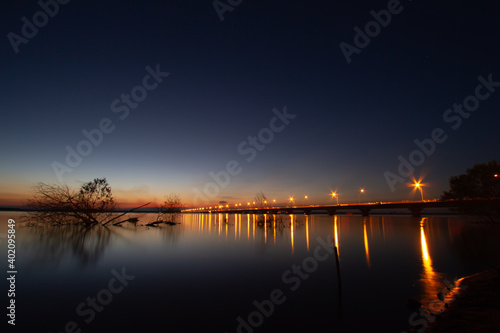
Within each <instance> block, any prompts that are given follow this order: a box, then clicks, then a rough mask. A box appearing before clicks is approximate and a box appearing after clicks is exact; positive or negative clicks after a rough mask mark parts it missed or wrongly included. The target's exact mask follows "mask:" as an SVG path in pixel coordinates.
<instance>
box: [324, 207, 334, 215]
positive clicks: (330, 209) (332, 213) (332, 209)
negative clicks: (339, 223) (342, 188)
mask: <svg viewBox="0 0 500 333" xmlns="http://www.w3.org/2000/svg"><path fill="white" fill-rule="evenodd" d="M326 211H327V212H328V215H330V216H333V215H335V211H336V209H335V208H329V209H327V210H326Z"/></svg>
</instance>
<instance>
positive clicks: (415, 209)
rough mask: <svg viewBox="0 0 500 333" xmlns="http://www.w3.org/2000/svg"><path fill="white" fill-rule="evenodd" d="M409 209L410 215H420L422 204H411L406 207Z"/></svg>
mask: <svg viewBox="0 0 500 333" xmlns="http://www.w3.org/2000/svg"><path fill="white" fill-rule="evenodd" d="M408 209H409V210H410V211H411V216H413V217H420V216H421V214H420V212H422V210H423V209H424V208H423V207H422V206H413V207H410V208H408Z"/></svg>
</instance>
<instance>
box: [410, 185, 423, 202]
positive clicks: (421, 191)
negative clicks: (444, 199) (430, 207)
mask: <svg viewBox="0 0 500 333" xmlns="http://www.w3.org/2000/svg"><path fill="white" fill-rule="evenodd" d="M413 186H415V189H418V190H420V195H421V196H422V201H424V191H423V190H422V185H421V184H420V182H416V183H415V184H413Z"/></svg>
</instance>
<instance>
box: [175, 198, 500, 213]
mask: <svg viewBox="0 0 500 333" xmlns="http://www.w3.org/2000/svg"><path fill="white" fill-rule="evenodd" d="M492 205H493V206H495V205H496V206H497V207H500V200H498V199H495V200H487V199H474V200H446V201H443V200H424V201H401V202H375V203H371V202H370V203H362V204H340V205H309V206H281V207H276V206H266V207H251V208H250V207H248V208H236V207H235V208H231V207H222V208H218V206H217V207H210V208H208V207H205V208H192V209H186V210H183V213H204V214H211V213H227V214H305V215H310V214H321V213H323V214H325V213H327V214H329V215H335V214H336V213H340V212H353V211H354V212H358V213H360V214H361V215H362V216H369V215H370V212H371V211H373V210H382V209H385V210H387V209H406V210H409V212H410V213H411V214H412V216H414V217H420V216H421V213H422V211H423V210H424V209H426V208H458V207H482V206H490V207H491V206H492Z"/></svg>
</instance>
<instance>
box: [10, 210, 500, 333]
mask: <svg viewBox="0 0 500 333" xmlns="http://www.w3.org/2000/svg"><path fill="white" fill-rule="evenodd" d="M137 216H138V218H139V222H138V223H137V225H133V224H124V225H123V227H109V228H90V229H88V228H87V229H85V228H81V227H71V226H62V227H45V228H38V227H20V226H18V227H17V233H16V235H17V238H16V241H17V243H16V244H17V250H18V252H17V264H18V266H19V267H18V270H19V272H20V276H22V279H20V280H19V283H18V288H19V294H18V300H19V303H20V304H21V305H20V311H21V310H23V311H25V313H28V314H29V315H30V316H33V320H32V321H29V322H28V321H26V322H25V323H24V325H27V327H29V328H31V329H32V328H37V329H40V330H42V329H43V330H47V331H62V328H63V326H64V324H65V323H66V321H68V320H70V319H74V320H78V317H77V316H76V315H75V312H74V308H75V306H76V305H77V304H78V303H80V302H81V301H82V299H85V297H87V296H89V295H93V294H94V295H95V293H96V292H97V291H98V290H99V289H100V288H102V286H103V284H104V285H105V284H106V281H107V280H106V279H109V277H108V276H109V272H110V270H111V269H113V268H115V269H120V268H121V267H124V266H126V267H127V271H130V272H132V273H131V274H134V275H135V276H137V278H136V279H135V280H134V281H133V283H131V287H130V288H129V289H127V291H126V292H124V294H126V295H120V297H119V299H120V301H117V302H116V304H115V303H113V307H111V306H110V308H109V310H108V309H106V311H105V312H103V313H102V314H100V318H102V320H100V321H96V322H95V323H92V325H93V326H92V327H91V326H89V327H87V328H88V329H87V331H92V332H98V331H100V330H105V329H111V328H113V330H115V329H116V330H118V329H119V328H123V330H128V329H130V327H129V325H130V324H131V323H129V322H128V319H127V318H134V323H133V324H134V325H137V326H138V327H141V328H143V329H151V330H152V329H155V328H158V327H161V325H162V323H163V322H164V321H165V320H166V319H168V322H169V325H170V326H169V327H170V328H172V329H173V331H176V330H179V328H183V329H185V330H188V331H190V330H195V329H197V330H200V329H204V330H208V331H220V332H223V331H227V332H231V331H232V332H235V331H236V326H237V321H236V318H237V317H238V316H241V317H245V316H247V315H248V314H249V313H250V312H251V311H254V310H255V308H254V307H253V305H252V302H253V301H254V300H263V299H266V297H269V292H270V291H271V290H273V289H276V288H280V289H282V290H284V291H287V292H288V293H287V294H286V295H287V302H286V303H285V304H283V305H280V307H279V308H277V309H276V313H275V314H274V315H273V316H270V317H269V318H266V322H265V324H264V325H263V326H262V327H260V328H259V330H258V332H268V331H269V332H271V331H282V330H285V329H287V328H289V329H298V328H303V329H308V330H313V331H314V330H316V327H317V328H321V327H322V326H324V325H330V327H332V328H334V329H335V328H338V329H339V330H341V329H345V330H349V331H353V332H357V331H367V330H368V331H371V332H378V331H380V332H387V331H401V330H404V329H406V328H407V326H408V316H409V314H410V313H411V311H410V310H409V309H407V308H406V306H405V303H406V300H407V299H409V298H411V299H418V300H419V301H420V302H422V303H423V304H427V303H429V302H431V301H432V300H435V299H436V298H437V296H436V295H437V293H438V292H439V291H441V290H442V289H443V287H444V285H443V280H444V279H448V280H450V281H452V280H453V279H454V278H455V277H461V276H464V275H468V274H472V273H475V272H476V271H478V270H481V269H484V268H488V267H489V266H491V265H492V264H493V263H498V257H495V256H494V254H498V253H500V251H499V244H498V242H497V239H498V236H499V230H498V227H495V226H491V225H481V224H472V223H469V222H468V221H467V220H465V219H463V218H459V217H428V218H422V219H416V218H412V217H406V216H372V217H360V216H318V215H311V216H303V215H254V214H251V215H245V214H243V215H241V214H239V215H229V214H210V215H206V214H193V215H183V216H182V218H181V220H180V224H179V225H173V226H167V225H162V226H160V227H145V226H143V225H144V224H146V223H147V222H150V221H151V220H153V219H154V216H153V215H151V214H138V215H137ZM0 217H1V223H2V228H4V230H6V227H5V226H6V224H7V219H8V218H14V219H16V218H17V217H18V213H8V212H3V213H0ZM327 236H329V237H331V239H332V240H333V243H334V244H335V246H336V248H337V250H338V258H339V266H340V277H341V280H342V283H341V284H340V279H338V278H337V274H338V271H337V269H336V264H335V259H334V257H333V256H332V257H331V258H329V259H328V260H327V261H325V262H320V263H318V269H317V270H315V271H314V272H312V273H310V274H309V275H308V277H307V279H304V280H303V281H302V284H301V287H300V289H298V290H297V291H294V292H291V291H289V288H288V287H289V286H288V285H286V284H284V282H283V281H282V275H283V273H284V272H286V271H287V270H289V269H290V268H291V267H293V265H300V264H301V263H302V262H303V260H305V258H308V257H311V256H313V255H314V250H315V249H316V248H317V247H318V244H319V243H318V238H321V239H326V237H327ZM1 241H2V244H3V242H4V240H3V239H2V240H1ZM340 286H341V287H340ZM339 287H340V288H341V290H340V289H339ZM55 291H57V293H55ZM340 295H342V298H340ZM167 296H168V297H167ZM166 297H167V298H168V301H167V302H166ZM117 299H118V297H117ZM137 304H142V305H141V306H142V307H143V308H141V309H140V310H137ZM160 309H161V310H160ZM167 309H170V310H168V311H167ZM207 309H210V311H208V312H207ZM47 311H50V313H52V315H50V313H49V312H47ZM53 311H55V312H53ZM137 311H139V312H140V313H142V314H143V315H144V316H146V314H147V317H140V316H139V317H137V316H138V313H137ZM53 313H57V314H58V315H53ZM211 313H217V316H213V315H211ZM188 314H189V315H188ZM75 316H76V317H75ZM192 317H196V318H198V320H192V319H191V318H192ZM146 319H147V320H146ZM116 320H118V322H119V323H121V324H117V323H116ZM35 323H38V324H36V325H35ZM30 325H31V326H30ZM113 325H115V326H113ZM84 331H85V330H84Z"/></svg>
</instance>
